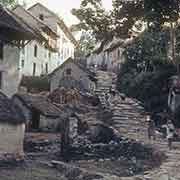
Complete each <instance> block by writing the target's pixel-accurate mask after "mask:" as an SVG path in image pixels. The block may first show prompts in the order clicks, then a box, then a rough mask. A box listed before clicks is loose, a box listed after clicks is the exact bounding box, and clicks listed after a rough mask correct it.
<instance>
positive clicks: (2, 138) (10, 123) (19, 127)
mask: <svg viewBox="0 0 180 180" xmlns="http://www.w3.org/2000/svg"><path fill="white" fill-rule="evenodd" d="M24 131H25V117H24V115H23V114H22V112H21V110H20V109H19V108H18V107H17V106H16V105H14V104H13V102H12V100H10V99H9V98H8V97H7V96H6V95H4V94H3V93H2V92H0V155H1V156H2V155H6V154H12V155H18V156H19V155H23V154H24V153H23V141H24Z"/></svg>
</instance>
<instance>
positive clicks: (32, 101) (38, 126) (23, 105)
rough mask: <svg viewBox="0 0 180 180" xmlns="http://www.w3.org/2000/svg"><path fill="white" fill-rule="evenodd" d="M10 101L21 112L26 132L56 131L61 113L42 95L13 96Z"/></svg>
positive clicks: (22, 94)
mask: <svg viewBox="0 0 180 180" xmlns="http://www.w3.org/2000/svg"><path fill="white" fill-rule="evenodd" d="M12 101H13V103H14V104H16V105H17V106H18V107H19V108H20V109H21V111H22V112H23V114H24V116H25V119H26V122H27V123H26V129H27V130H41V131H56V130H57V128H58V127H59V126H60V123H61V122H60V115H61V114H62V111H61V110H60V108H58V107H56V106H55V105H54V104H52V103H51V102H49V101H48V100H47V98H46V97H44V96H42V95H32V94H27V93H21V94H20V93H19V94H15V95H14V96H13V97H12Z"/></svg>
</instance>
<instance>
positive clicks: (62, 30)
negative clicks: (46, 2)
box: [0, 3, 77, 96]
mask: <svg viewBox="0 0 180 180" xmlns="http://www.w3.org/2000/svg"><path fill="white" fill-rule="evenodd" d="M1 8H2V11H4V12H6V16H5V14H2V17H1V19H0V21H1V24H2V25H4V24H5V23H6V26H7V27H9V26H12V27H13V28H14V29H18V30H19V31H20V32H22V34H21V35H22V36H23V35H24V34H23V33H24V32H23V30H24V29H26V31H27V30H28V31H29V34H30V33H31V35H32V34H33V38H30V36H29V37H28V38H24V37H19V36H18V37H19V39H20V40H21V39H22V40H21V41H20V40H19V39H18V42H17V40H16V39H14V41H13V45H12V43H11V45H7V43H1V44H0V60H1V61H0V89H1V90H2V91H3V92H4V93H5V94H6V95H8V96H12V95H13V94H15V93H16V92H17V91H18V88H19V85H20V83H21V79H22V77H23V76H41V75H44V74H49V73H50V72H52V71H53V70H54V69H55V68H56V67H57V66H59V65H60V64H61V63H63V62H64V61H65V59H66V58H68V57H74V48H75V46H77V42H76V40H75V38H74V37H73V35H72V34H71V32H70V31H69V29H68V28H67V26H66V25H65V23H64V22H63V21H62V20H61V19H60V18H59V17H58V16H57V15H56V14H54V13H53V12H51V11H50V10H48V9H47V8H46V7H44V6H43V5H41V4H39V3H38V4H36V5H34V6H33V7H31V8H30V9H28V10H25V9H24V8H23V7H21V6H19V5H18V6H17V7H16V8H14V10H13V11H10V10H8V9H5V8H3V7H1ZM19 26H20V27H19ZM55 27H56V28H55ZM6 30H7V28H6ZM4 32H5V31H3V33H4ZM7 32H8V31H7ZM1 35H2V34H1ZM8 36H9V34H8ZM9 37H11V38H12V37H14V38H16V37H17V36H16V34H13V33H12V32H11V35H10V36H9ZM26 37H27V33H26ZM2 38H4V37H3V36H2ZM15 43H16V46H15V45H14V44H15Z"/></svg>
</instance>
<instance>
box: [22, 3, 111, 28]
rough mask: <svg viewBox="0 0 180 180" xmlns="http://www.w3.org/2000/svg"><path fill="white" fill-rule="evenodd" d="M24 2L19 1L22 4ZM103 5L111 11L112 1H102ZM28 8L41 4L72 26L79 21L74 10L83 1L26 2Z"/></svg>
mask: <svg viewBox="0 0 180 180" xmlns="http://www.w3.org/2000/svg"><path fill="white" fill-rule="evenodd" d="M22 1H23V0H19V2H22ZM102 1H103V5H104V7H105V8H106V9H111V7H112V6H111V0H102ZM25 2H26V3H27V5H28V7H29V6H31V5H33V4H34V3H36V2H40V3H42V4H43V5H45V6H46V7H48V8H49V9H51V10H53V11H54V12H56V13H58V14H59V15H60V16H61V17H62V18H63V19H64V21H65V23H66V24H67V25H68V26H69V25H71V24H75V23H76V22H77V19H76V18H75V17H74V16H72V15H71V9H72V8H78V7H79V6H80V2H81V0H25Z"/></svg>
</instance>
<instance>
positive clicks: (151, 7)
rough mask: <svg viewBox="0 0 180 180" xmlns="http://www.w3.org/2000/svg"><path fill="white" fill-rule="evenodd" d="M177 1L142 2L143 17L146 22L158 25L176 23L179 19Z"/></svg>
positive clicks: (151, 0)
mask: <svg viewBox="0 0 180 180" xmlns="http://www.w3.org/2000/svg"><path fill="white" fill-rule="evenodd" d="M179 5H180V2H179V0H144V9H145V17H146V19H147V21H148V22H153V23H156V24H159V25H162V24H164V23H165V22H176V21H177V20H178V18H179Z"/></svg>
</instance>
